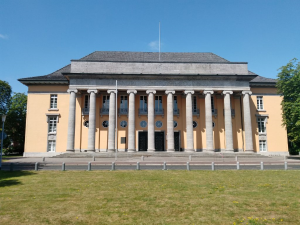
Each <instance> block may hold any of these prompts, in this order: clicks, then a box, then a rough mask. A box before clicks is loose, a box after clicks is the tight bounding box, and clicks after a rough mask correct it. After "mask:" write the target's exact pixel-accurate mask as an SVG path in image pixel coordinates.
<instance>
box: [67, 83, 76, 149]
mask: <svg viewBox="0 0 300 225" xmlns="http://www.w3.org/2000/svg"><path fill="white" fill-rule="evenodd" d="M68 93H70V103H69V119H68V120H69V121H68V138H67V152H74V138H75V117H76V116H75V113H76V93H77V90H76V89H73V90H71V89H69V90H68Z"/></svg>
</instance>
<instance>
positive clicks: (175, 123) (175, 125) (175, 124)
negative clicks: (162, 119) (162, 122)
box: [173, 120, 178, 128]
mask: <svg viewBox="0 0 300 225" xmlns="http://www.w3.org/2000/svg"><path fill="white" fill-rule="evenodd" d="M173 124H174V128H175V127H177V125H178V123H177V121H175V120H174V122H173Z"/></svg>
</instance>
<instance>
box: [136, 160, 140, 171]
mask: <svg viewBox="0 0 300 225" xmlns="http://www.w3.org/2000/svg"><path fill="white" fill-rule="evenodd" d="M136 170H140V163H139V162H137V163H136Z"/></svg>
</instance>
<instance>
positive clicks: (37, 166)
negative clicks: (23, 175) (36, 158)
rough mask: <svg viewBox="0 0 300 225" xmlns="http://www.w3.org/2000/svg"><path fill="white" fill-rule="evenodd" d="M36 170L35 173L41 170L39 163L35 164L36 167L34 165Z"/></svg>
mask: <svg viewBox="0 0 300 225" xmlns="http://www.w3.org/2000/svg"><path fill="white" fill-rule="evenodd" d="M34 170H35V171H38V170H39V163H38V162H36V163H35V165H34Z"/></svg>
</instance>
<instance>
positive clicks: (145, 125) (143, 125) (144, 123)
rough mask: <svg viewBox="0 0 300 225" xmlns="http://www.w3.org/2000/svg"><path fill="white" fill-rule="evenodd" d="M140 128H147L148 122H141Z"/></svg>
mask: <svg viewBox="0 0 300 225" xmlns="http://www.w3.org/2000/svg"><path fill="white" fill-rule="evenodd" d="M140 126H141V127H143V128H145V127H147V122H146V121H145V120H143V121H141V122H140Z"/></svg>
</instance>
